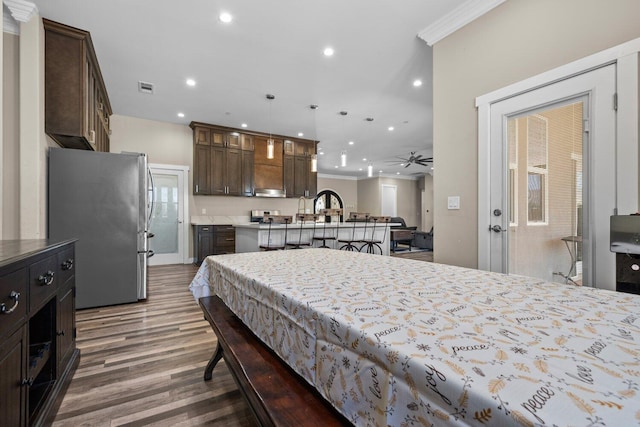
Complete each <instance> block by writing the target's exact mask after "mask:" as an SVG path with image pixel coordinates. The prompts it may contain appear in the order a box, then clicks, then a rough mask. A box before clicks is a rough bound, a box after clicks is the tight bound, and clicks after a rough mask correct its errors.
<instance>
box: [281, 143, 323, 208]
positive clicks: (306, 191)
mask: <svg viewBox="0 0 640 427" xmlns="http://www.w3.org/2000/svg"><path fill="white" fill-rule="evenodd" d="M315 152H316V147H315V142H307V141H285V143H284V153H285V155H284V166H283V168H284V173H283V177H284V187H285V190H286V192H287V197H306V198H313V197H315V196H316V193H317V191H318V174H317V172H311V156H312V155H313V154H315Z"/></svg>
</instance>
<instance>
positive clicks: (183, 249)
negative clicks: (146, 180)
mask: <svg viewBox="0 0 640 427" xmlns="http://www.w3.org/2000/svg"><path fill="white" fill-rule="evenodd" d="M190 169H191V168H190V167H189V166H182V165H166V164H160V163H149V170H151V173H152V174H153V172H154V171H163V170H164V171H169V172H179V173H181V174H182V189H181V191H182V212H178V218H182V220H181V227H178V232H179V233H181V234H182V238H181V239H180V238H179V239H178V241H179V242H181V244H180V248H179V251H180V253H181V254H182V256H181V257H180V258H182V263H183V264H190V263H191V261H190V259H189V221H187V218H189V170H190ZM178 185H179V184H178ZM179 190H180V189H179ZM152 260H153V257H152V258H149V261H150V262H149V265H162V264H154V263H153V261H152Z"/></svg>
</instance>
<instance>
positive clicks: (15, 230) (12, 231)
mask: <svg viewBox="0 0 640 427" xmlns="http://www.w3.org/2000/svg"><path fill="white" fill-rule="evenodd" d="M19 43H20V39H19V37H18V36H16V35H13V34H9V33H3V52H2V54H3V60H2V63H3V70H2V156H1V158H2V207H3V209H2V238H3V239H18V238H19V237H20V194H19V187H18V183H19V182H20V170H19V168H18V163H19V161H20V158H19V147H20V145H19V143H20V115H19V105H20V102H19V91H18V84H19V77H20V76H19V66H18V64H19V54H20V51H19V48H20V44H19Z"/></svg>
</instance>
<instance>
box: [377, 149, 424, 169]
mask: <svg viewBox="0 0 640 427" xmlns="http://www.w3.org/2000/svg"><path fill="white" fill-rule="evenodd" d="M396 157H397V158H398V159H400V161H397V160H387V161H388V162H391V163H396V164H400V165H404V167H405V168H408V167H409V166H410V165H411V164H416V165H420V166H427V165H428V164H429V163H433V157H424V156H423V155H422V154H418V155H416V152H415V151H412V152H411V154H410V155H409V158H405V157H400V156H396Z"/></svg>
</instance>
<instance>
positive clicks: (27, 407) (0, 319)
mask: <svg viewBox="0 0 640 427" xmlns="http://www.w3.org/2000/svg"><path fill="white" fill-rule="evenodd" d="M74 251H75V240H65V241H58V242H53V241H50V240H2V241H0V424H2V425H7V426H26V425H49V424H51V422H52V421H53V418H54V417H55V414H56V411H57V409H58V407H59V406H60V403H61V401H62V397H63V396H64V393H65V391H66V389H67V387H68V385H69V382H70V381H71V377H72V376H73V373H74V372H75V370H76V367H77V366H78V363H79V361H80V357H79V356H80V352H79V350H78V349H77V348H76V321H75V319H76V317H75V289H76V287H75V252H74Z"/></svg>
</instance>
